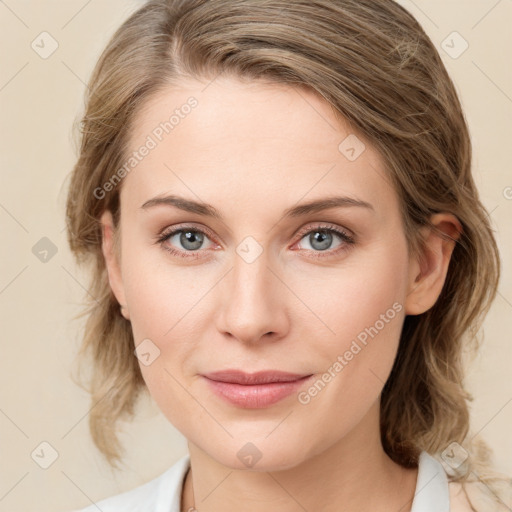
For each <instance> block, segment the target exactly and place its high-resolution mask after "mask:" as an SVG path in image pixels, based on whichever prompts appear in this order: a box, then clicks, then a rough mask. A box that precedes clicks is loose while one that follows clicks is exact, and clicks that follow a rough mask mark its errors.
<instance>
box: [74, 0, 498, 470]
mask: <svg viewBox="0 0 512 512" xmlns="http://www.w3.org/2000/svg"><path fill="white" fill-rule="evenodd" d="M221 73H222V74H226V75H229V76H234V77H237V78H239V79H240V80H252V81H255V80H265V81H267V82H271V83H276V84H287V85H289V86H293V87H306V88H308V89H309V90H311V91H314V92H316V93H317V94H318V95H319V96H320V97H322V98H323V99H324V100H325V101H327V102H328V103H329V104H330V106H331V107H332V109H333V112H334V113H335V114H336V115H337V116H339V119H340V120H342V119H343V120H344V121H345V122H348V123H349V125H350V126H351V128H352V130H353V131H354V133H357V134H359V135H360V136H361V137H362V138H364V140H367V141H369V142H370V143H371V144H372V145H373V147H374V148H375V149H376V150H377V151H378V152H379V153H380V155H381V156H382V158H383V160H384V162H385V165H386V171H387V174H388V176H389V178H390V180H391V181H392V183H393V185H394V188H395V190H396V192H397V194H398V196H399V199H400V204H401V211H402V217H403V222H404V227H405V234H406V237H407V241H408V245H409V249H410V251H411V253H415V254H420V253H421V249H422V240H421V238H419V236H418V232H419V228H420V227H422V226H425V225H429V218H430V216H431V215H432V214H434V213H437V212H450V213H452V214H454V215H455V216H456V217H457V218H458V219H459V221H460V222H461V225H462V228H463V232H462V236H461V237H460V239H459V240H458V241H457V243H456V245H455V248H454V251H453V254H452V260H451V263H450V265H449V269H448V274H447V278H446V282H445V285H444V287H443V290H442V292H441V294H440V296H439V299H438V300H437V302H436V304H435V305H434V306H433V307H432V308H431V309H429V310H428V311H426V312H425V313H423V314H421V315H417V316H407V317H406V318H405V322H404V326H403V331H402V334H401V339H400V344H399V349H398V354H397V358H396V361H395V364H394V366H393V369H392V371H391V375H390V377H389V379H388V381H387V382H386V384H385V386H384V389H383V392H382V397H381V437H382V442H383V446H384V449H385V451H386V453H387V454H388V455H389V456H390V457H391V458H392V459H393V460H394V461H396V462H397V463H399V464H401V465H403V466H406V467H410V466H414V465H416V464H417V461H418V455H419V453H420V452H421V451H422V450H425V451H427V452H429V453H431V454H437V455H439V454H440V453H441V452H442V451H443V450H444V449H445V448H446V447H447V446H448V445H449V444H450V443H451V442H454V441H455V442H458V443H459V444H461V445H463V446H465V447H466V449H467V450H468V451H469V452H470V454H471V456H470V459H469V462H470V464H466V465H465V466H464V468H465V470H466V471H465V473H460V474H458V475H454V476H453V478H454V479H462V480H464V479H466V478H467V477H468V475H469V473H470V472H471V471H474V470H475V468H477V467H479V466H478V464H479V461H484V459H486V456H485V454H486V453H487V452H486V451H485V450H484V452H483V455H482V451H481V450H480V451H479V450H475V449H473V448H472V447H471V446H470V445H471V443H470V442H469V441H470V436H469V434H468V433H469V412H468V401H469V400H471V396H470V395H469V394H468V393H467V392H466V390H465V389H464V386H463V378H464V360H463V351H464V349H466V348H467V347H468V346H469V347H470V348H471V349H472V350H473V351H474V350H475V349H476V348H477V345H478V343H479V340H478V331H479V328H480V326H481V322H482V320H483V317H484V315H485V313H486V312H487V311H488V309H489V307H490V304H491V301H492V300H493V299H494V297H495V294H496V290H497V285H498V280H499V271H500V262H499V255H498V250H497V246H496V242H495V239H494V236H493V231H492V228H491V226H490V223H489V218H488V214H487V212H486V210H485V208H484V207H483V205H482V203H481V201H480V199H479V194H478V191H477V189H476V187H475V183H474V181H473V177H472V169H471V168H472V150H471V143H470V136H469V133H468V127H467V124H466V120H465V117H464V114H463V112H462V108H461V104H460V102H459V99H458V97H457V93H456V90H455V87H454V85H453V83H452V80H451V79H450V77H449V75H448V73H447V71H446V69H445V67H444V65H443V62H442V60H441V58H440V56H439V54H438V52H437V50H436V48H435V47H434V46H433V44H432V42H431V41H430V39H429V38H428V36H427V35H426V33H425V32H424V30H423V29H422V28H421V26H420V25H419V23H418V22H417V21H416V20H415V19H414V17H413V16H412V15H411V14H410V13H409V12H407V11H406V10H405V9H404V8H403V7H401V6H400V5H398V4H397V3H395V2H394V1H392V0H272V1H271V2H270V1H262V0H151V1H149V2H147V3H146V4H145V5H144V6H143V7H142V8H140V9H139V10H137V11H136V12H135V13H134V14H133V15H131V16H130V17H129V19H127V20H126V21H125V22H124V23H123V24H122V26H121V27H120V28H119V29H118V30H117V32H116V33H115V34H114V36H113V37H112V39H111V40H110V42H109V43H108V45H107V47H106V49H105V50H104V52H103V54H102V55H101V57H100V59H99V61H98V63H97V65H96V68H95V70H94V72H93V74H92V77H91V80H90V82H89V87H88V91H87V97H86V111H85V114H84V116H83V119H82V122H81V147H80V153H79V157H78V161H77V163H76V165H75V167H74V170H73V174H72V178H71V183H70V188H69V196H68V201H67V225H68V240H69V244H70V247H71V250H72V251H73V253H74V254H75V255H76V257H77V259H78V260H79V261H88V262H90V263H91V264H92V281H91V285H90V288H89V292H90V295H91V296H92V297H93V299H90V300H89V304H88V305H87V308H86V309H85V311H84V312H83V315H86V316H87V323H86V327H85V336H84V341H83V345H82V350H81V354H83V355H85V353H89V354H90V355H91V356H92V359H93V375H92V378H91V382H90V392H91V394H92V401H93V403H94V404H95V405H94V407H93V408H92V410H91V413H90V428H91V432H92V437H93V440H94V442H95V443H96V445H97V446H98V448H99V449H100V450H101V452H102V453H103V454H104V455H105V456H106V458H107V459H108V460H109V462H110V463H111V464H112V465H114V464H115V463H116V462H117V461H118V460H120V458H121V456H120V446H119V441H118V439H117V436H116V424H117V422H118V420H119V419H122V418H128V417H130V416H131V415H132V414H133V407H134V404H135V403H136V398H137V396H138V394H139V392H140V391H141V390H142V389H144V387H145V384H144V381H143V379H142V375H141V372H140V369H139V365H138V361H137V359H136V357H135V356H134V352H133V351H134V342H133V336H132V330H131V325H130V323H129V321H127V320H125V319H124V317H123V316H122V315H121V314H120V311H119V304H118V303H117V301H116V299H115V297H114V295H113V293H112V291H111V289H110V286H109V282H108V278H107V272H106V266H105V262H104V258H103V255H102V252H101V240H102V232H101V225H100V222H99V218H100V215H101V213H102V212H103V211H104V210H106V209H108V210H110V211H111V212H112V213H113V216H114V221H115V225H116V226H117V225H118V222H119V191H120V188H121V186H122V182H121V183H120V184H119V186H117V187H115V188H114V190H112V191H110V192H108V193H106V194H104V197H102V198H101V199H98V198H97V197H96V196H97V194H95V193H94V191H95V190H97V189H98V188H101V187H102V186H103V184H104V183H105V182H107V181H108V180H109V179H110V178H111V176H112V174H113V172H114V171H115V170H117V169H119V168H121V167H122V165H123V163H124V162H125V161H126V158H127V145H128V141H129V137H130V130H131V128H132V126H133V123H134V118H135V116H136V115H137V113H138V112H139V111H140V109H141V107H142V106H143V105H144V104H146V102H148V100H149V99H150V98H152V97H154V96H155V95H156V94H157V93H158V92H159V91H161V90H163V89H164V88H166V87H170V86H172V84H176V83H179V82H180V80H182V79H185V78H193V79H201V80H204V81H207V80H213V79H215V77H216V76H218V75H219V74H221ZM484 462H485V461H484ZM482 467H483V466H482Z"/></svg>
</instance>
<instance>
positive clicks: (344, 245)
mask: <svg viewBox="0 0 512 512" xmlns="http://www.w3.org/2000/svg"><path fill="white" fill-rule="evenodd" d="M301 235H302V236H301V238H300V240H299V242H301V241H302V240H306V241H307V243H308V244H309V248H306V250H307V251H309V252H312V253H313V254H314V257H325V256H324V255H323V254H321V253H327V254H326V256H332V255H333V254H337V253H338V252H340V251H343V250H347V249H348V248H349V247H350V246H351V245H353V244H354V243H355V241H354V237H353V236H351V235H349V234H348V233H347V232H345V231H344V230H342V229H340V228H337V227H334V226H330V225H329V226H324V225H322V226H317V227H315V228H312V229H311V228H310V229H309V230H307V231H302V232H301ZM209 236H211V235H210V234H209V233H207V232H205V231H203V230H202V229H198V228H187V227H179V228H175V229H173V230H172V231H167V232H164V233H163V234H162V235H161V236H160V235H159V236H158V238H157V243H159V244H160V245H161V246H162V247H163V249H165V250H166V251H168V252H170V253H171V254H173V255H175V256H180V257H182V258H199V257H200V256H201V254H200V250H201V249H206V248H205V247H204V246H203V243H204V241H205V240H209V241H210V243H211V245H215V244H213V243H212V242H211V240H210V238H209ZM335 238H338V239H340V240H341V242H340V243H339V244H338V245H337V246H336V247H335V248H334V249H333V248H332V243H333V240H334V239H335ZM173 241H174V243H173ZM299 242H298V243H299ZM175 244H180V245H181V247H182V248H183V249H176V248H175V247H176V245H175ZM295 245H296V244H295ZM187 253H188V254H187ZM315 253H316V254H315Z"/></svg>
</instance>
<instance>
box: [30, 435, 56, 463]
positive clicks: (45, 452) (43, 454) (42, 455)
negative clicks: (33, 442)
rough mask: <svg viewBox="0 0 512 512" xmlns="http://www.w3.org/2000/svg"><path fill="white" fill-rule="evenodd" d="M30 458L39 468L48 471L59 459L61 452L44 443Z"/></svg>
mask: <svg viewBox="0 0 512 512" xmlns="http://www.w3.org/2000/svg"><path fill="white" fill-rule="evenodd" d="M30 456H31V457H32V460H33V461H34V462H35V463H36V464H37V465H38V466H40V467H41V468H43V469H48V468H49V467H50V466H51V465H52V464H53V463H54V462H55V461H56V460H57V459H58V458H59V452H58V451H57V450H56V449H55V448H54V447H53V446H52V445H51V444H50V443H48V442H47V441H43V442H42V443H40V444H39V445H38V446H37V447H36V448H35V450H34V451H33V452H32V453H31V454H30Z"/></svg>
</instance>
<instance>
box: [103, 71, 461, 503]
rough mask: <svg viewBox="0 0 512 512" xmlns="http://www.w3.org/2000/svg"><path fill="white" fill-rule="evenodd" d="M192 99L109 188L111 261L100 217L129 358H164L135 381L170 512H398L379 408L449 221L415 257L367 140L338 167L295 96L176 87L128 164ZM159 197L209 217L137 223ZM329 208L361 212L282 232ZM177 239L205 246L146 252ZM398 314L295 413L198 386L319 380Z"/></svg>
mask: <svg viewBox="0 0 512 512" xmlns="http://www.w3.org/2000/svg"><path fill="white" fill-rule="evenodd" d="M206 86H207V87H206ZM190 96H194V97H195V98H196V99H197V101H198V104H197V106H196V108H194V109H193V110H192V111H191V112H190V113H189V114H188V115H186V116H184V118H183V119H180V122H179V124H177V125H176V126H175V127H174V129H173V130H172V132H171V133H169V134H168V135H166V136H165V137H163V139H162V141H161V142H159V143H158V145H157V146H156V147H155V148H153V149H151V151H150V152H149V154H148V155H147V156H146V157H145V158H144V159H143V160H142V161H141V162H140V163H138V165H137V167H136V168H134V169H133V170H132V171H131V172H130V173H129V174H128V175H127V176H126V177H125V178H124V179H123V181H122V189H121V254H120V258H118V257H116V253H115V251H114V250H113V244H112V240H113V238H112V234H113V231H112V216H111V214H110V212H108V211H106V212H105V213H104V214H103V216H102V218H101V222H102V224H103V227H104V230H103V233H104V236H103V253H104V256H105V260H106V264H107V268H108V276H109V281H110V285H111V288H112V290H113V292H114V294H115V296H116V298H117V300H118V301H119V303H120V304H123V305H125V306H126V308H125V309H123V314H124V315H125V317H126V318H128V319H129V320H130V322H131V325H132V329H133V334H134V339H135V345H139V344H140V343H141V342H142V341H143V340H145V339H150V340H151V342H152V343H154V345H156V346H157V347H158V349H159V350H160V355H159V357H157V358H156V359H155V360H154V361H153V362H152V363H151V364H150V365H148V366H146V365H144V364H142V363H141V364H140V368H141V371H142V374H143V377H144V380H145V382H146V384H147V387H148V389H149V392H150V394H151V396H152V397H153V399H154V400H155V402H156V403H157V404H158V406H159V408H160V409H161V410H162V412H163V414H164V415H165V416H166V417H167V418H168V419H169V421H170V422H171V423H172V424H173V425H174V426H175V427H176V428H177V429H178V430H179V431H180V432H181V433H182V434H183V435H184V436H185V437H186V438H187V440H188V446H189V452H190V457H191V468H192V469H191V471H189V472H188V474H187V477H186V481H185V485H184V492H183V499H182V504H181V505H182V510H183V511H188V510H189V509H190V508H191V507H193V506H195V508H196V509H197V510H199V511H201V512H218V511H226V510H244V511H245V512H260V511H265V512H268V510H280V512H296V511H301V510H304V509H306V510H316V511H318V510H322V511H324V512H329V511H339V510H343V511H345V512H360V511H361V510H372V511H374V512H389V511H395V510H396V511H397V512H398V511H399V510H400V512H406V511H408V510H410V507H411V503H412V500H413V497H414V491H415V486H416V478H417V469H405V468H403V467H401V466H399V465H397V464H396V463H394V462H393V461H392V460H391V459H390V458H389V457H388V456H387V454H386V453H385V452H384V450H383V448H382V444H381V440H380V434H379V400H380V393H381V391H382V388H383V386H384V383H385V382H386V379H387V378H388V376H389V373H390V371H391V368H392V365H393V361H394V359H395V356H396V353H397V349H398V342H399V337H400V332H401V328H402V324H403V321H404V318H405V316H406V315H418V314H421V313H423V312H425V311H427V310H428V309H429V308H431V307H432V306H433V304H434V303H435V302H436V300H437V298H438V296H439V294H440V292H441V289H442V287H443V284H444V282H445V278H446V273H447V269H448V264H449V261H450V257H451V254H452V250H453V247H454V241H453V240H454V239H456V238H457V237H458V235H459V233H460V232H461V226H460V223H459V222H458V220H457V219H456V218H455V217H454V216H453V215H451V214H448V213H438V214H435V215H433V216H432V222H433V224H434V225H435V226H436V227H437V228H438V229H440V230H441V231H442V232H444V233H445V234H447V235H449V237H451V240H450V239H445V238H444V237H441V236H439V235H438V234H437V233H435V232H434V231H430V230H429V229H428V228H424V233H423V235H424V236H425V239H426V250H425V253H424V255H423V256H424V257H423V258H421V263H420V258H414V257H412V256H411V255H410V254H409V252H408V249H407V244H406V238H405V233H404V228H403V224H402V219H401V215H400V208H399V202H398V196H397V194H396V192H395V191H394V189H393V187H392V186H391V184H390V182H389V180H388V179H387V178H386V172H385V169H384V166H383V162H382V161H381V159H380V157H379V155H378V153H377V152H376V151H375V150H374V149H373V148H372V147H371V145H370V144H369V143H368V141H364V144H365V145H366V149H365V150H364V151H363V152H362V154H360V156H359V157H358V158H357V159H356V160H354V161H350V160H349V159H348V158H347V157H346V156H345V154H343V153H342V152H341V151H340V150H339V149H338V147H339V145H340V143H341V142H342V141H343V140H344V139H345V138H346V137H347V136H348V135H351V134H354V131H353V130H351V129H350V128H349V126H348V125H345V124H343V125H341V124H340V122H339V121H338V120H337V119H336V118H335V116H334V114H333V112H332V110H331V108H330V106H329V105H328V104H327V103H326V102H325V101H324V100H322V99H321V98H319V97H318V96H317V95H315V94H314V93H312V92H309V91H306V90H305V89H299V88H292V87H290V86H285V85H276V84H268V83H264V82H261V81H256V82H254V81H253V82H251V83H246V82H241V81H239V80H238V79H236V78H226V77H224V78H217V79H216V80H215V81H213V82H212V83H209V84H208V83H206V82H205V83H200V82H196V81H192V80H191V81H187V82H183V83H182V84H181V85H180V87H179V88H177V87H169V88H168V89H166V90H165V91H161V92H159V93H158V95H156V96H154V97H153V98H152V100H151V101H150V102H149V103H148V104H147V105H146V106H145V108H144V109H143V110H142V111H141V112H139V114H138V116H137V117H136V120H135V123H134V127H133V131H132V135H131V139H130V150H131V151H135V150H137V148H139V147H140V146H141V145H142V144H144V141H146V140H147V137H148V135H150V134H151V133H152V132H153V130H154V129H155V127H157V126H158V125H159V124H160V123H161V122H162V121H164V120H165V119H167V118H168V116H169V115H170V113H172V111H174V110H175V109H176V108H179V107H180V106H181V105H183V104H185V103H186V101H187V99H188V98H189V97H190ZM359 140H361V141H363V139H362V137H360V136H359ZM169 194H173V195H177V196H181V197H183V198H186V199H189V200H193V201H201V202H206V203H209V204H210V205H212V206H213V207H214V208H215V209H216V210H218V212H219V214H220V215H221V216H222V219H219V218H214V217H209V216H205V215H201V214H200V213H191V212H187V211H183V210H180V209H178V208H176V207H174V206H169V205H158V206H154V207H150V208H142V205H143V204H144V203H146V202H147V201H148V200H150V199H152V198H154V197H157V196H158V197H161V196H165V195H169ZM337 195H341V196H347V197H349V198H351V199H357V200H360V201H365V202H367V203H369V204H370V205H371V208H369V207H364V206H342V207H336V208H330V209H326V210H323V211H320V212H310V213H305V214H303V215H301V216H297V217H286V216H284V212H285V210H287V209H288V208H292V207H295V206H297V205H299V204H304V203H308V202H310V201H314V200H317V199H321V198H328V197H333V196H337ZM183 224H186V225H185V231H187V229H189V230H190V229H194V230H199V232H200V231H203V232H204V233H205V234H204V236H203V238H202V243H201V238H199V239H198V238H197V237H201V234H200V233H199V234H198V233H197V231H196V232H195V235H196V238H195V239H193V240H195V241H194V243H195V244H196V245H193V243H190V242H189V243H187V241H186V240H185V243H183V237H181V239H180V235H179V234H177V235H176V234H175V235H173V236H171V237H169V238H168V239H167V240H165V241H164V242H163V243H161V244H159V243H158V242H156V240H157V238H158V236H159V235H160V234H161V233H162V232H164V233H165V232H169V231H170V229H171V228H173V227H176V228H178V227H181V228H183ZM326 226H327V227H332V228H335V229H338V230H341V231H342V232H345V233H346V234H348V235H350V236H351V237H352V238H353V240H354V243H353V244H350V243H348V242H346V241H345V240H344V239H343V238H340V237H339V236H338V235H337V234H336V233H333V232H331V238H329V235H327V236H328V238H327V239H324V242H322V243H320V242H317V241H315V236H314V235H315V233H317V231H318V230H320V231H322V229H320V228H324V229H325V228H326ZM246 237H252V239H254V240H255V241H256V242H257V244H258V245H259V247H260V248H261V251H262V252H261V254H260V255H259V256H258V257H257V258H256V259H255V260H254V261H252V262H250V263H248V262H247V261H246V260H245V259H244V258H243V257H241V256H240V255H239V253H238V252H237V247H239V245H240V244H241V243H242V241H244V240H245V239H246ZM198 240H199V243H198ZM258 245H255V246H249V247H252V249H250V250H252V251H254V250H255V249H254V247H257V246H258ZM325 246H327V249H325ZM166 247H167V248H172V249H174V250H175V251H177V253H176V254H171V253H170V252H168V251H167V250H165V248H166ZM197 247H199V248H197ZM178 254H181V255H182V256H180V255H178ZM191 254H193V255H194V256H193V257H191V256H190V255H191ZM253 254H254V253H253ZM395 303H397V304H399V305H400V306H401V310H400V312H399V313H397V314H396V316H394V318H393V319H392V320H390V321H389V322H387V323H386V324H385V327H384V328H382V329H381V330H379V333H378V335H376V336H375V337H374V338H370V339H369V341H368V343H367V345H366V346H365V347H364V349H363V350H361V351H360V352H359V353H358V354H357V355H355V356H354V357H353V358H352V359H351V360H350V361H349V362H348V364H347V365H346V366H344V368H343V370H342V371H340V372H339V373H338V374H337V375H336V377H335V378H333V379H332V380H331V381H330V382H329V383H328V384H327V385H326V386H325V388H324V389H322V391H321V392H319V393H318V394H317V395H316V396H314V397H313V398H312V399H311V401H310V402H309V403H307V404H305V405H304V404H301V403H300V402H299V401H298V399H297V395H296V394H293V395H291V396H289V397H287V398H285V399H284V400H281V401H280V402H278V403H276V404H274V405H272V406H269V407H267V408H263V409H241V408H239V407H236V406H234V405H232V404H230V403H228V402H225V401H223V400H222V399H220V398H219V397H217V396H216V395H214V394H213V393H212V392H211V391H210V389H209V387H208V386H207V383H206V382H205V380H204V378H203V377H201V374H202V373H205V372H211V371H217V370H224V369H228V368H240V369H242V370H244V371H246V372H255V371H259V370H267V369H277V370H282V371H288V372H294V373H301V374H315V375H316V376H319V377H320V376H321V375H322V374H323V373H324V372H325V371H326V370H327V369H328V368H329V367H332V365H333V363H334V362H335V361H336V360H337V357H338V356H339V355H342V354H344V353H345V352H346V351H347V350H348V349H349V348H350V345H351V343H352V341H353V340H354V339H356V337H357V335H358V334H359V333H361V332H362V331H364V330H365V328H368V327H370V326H373V325H375V323H376V321H377V320H379V318H381V317H380V315H382V314H385V313H386V311H388V310H389V309H390V308H392V306H393V304H395ZM306 391H307V389H306ZM249 442H250V443H252V444H253V445H254V446H255V447H257V449H258V451H259V452H260V453H261V459H260V460H259V461H258V462H257V463H256V464H255V465H254V466H253V467H251V468H248V467H247V466H246V465H245V464H244V463H243V461H242V460H241V459H240V458H239V457H238V456H237V453H239V451H240V450H241V448H242V447H244V446H245V445H246V444H247V443H249Z"/></svg>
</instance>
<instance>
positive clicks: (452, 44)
mask: <svg viewBox="0 0 512 512" xmlns="http://www.w3.org/2000/svg"><path fill="white" fill-rule="evenodd" d="M441 48H442V49H443V50H444V51H445V52H446V53H447V54H448V55H449V56H450V57H451V58H452V59H458V58H459V57H460V56H461V55H462V54H463V53H464V52H465V51H466V50H467V49H468V48H469V43H468V42H467V41H466V40H465V39H464V38H463V37H462V36H461V35H460V34H459V33H458V32H452V33H451V34H450V35H449V36H448V37H447V38H446V39H445V40H444V41H443V42H442V43H441Z"/></svg>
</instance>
